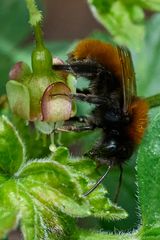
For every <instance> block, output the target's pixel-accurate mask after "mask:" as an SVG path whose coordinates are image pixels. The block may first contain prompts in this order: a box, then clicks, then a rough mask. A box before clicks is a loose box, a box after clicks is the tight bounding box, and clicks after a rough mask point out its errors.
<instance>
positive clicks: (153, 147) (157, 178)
mask: <svg viewBox="0 0 160 240" xmlns="http://www.w3.org/2000/svg"><path fill="white" fill-rule="evenodd" d="M159 131H160V115H159V114H158V115H156V117H154V119H152V122H151V123H150V126H149V128H148V131H147V134H146V137H145V139H144V141H143V143H142V145H141V147H140V149H139V153H138V159H137V163H138V164H137V173H138V176H137V177H138V189H139V202H140V205H141V213H142V225H143V231H142V239H151V238H153V237H155V238H156V236H157V237H158V236H160V202H159V198H160V184H159V182H160V174H159V172H160V151H159V145H160V135H159Z"/></svg>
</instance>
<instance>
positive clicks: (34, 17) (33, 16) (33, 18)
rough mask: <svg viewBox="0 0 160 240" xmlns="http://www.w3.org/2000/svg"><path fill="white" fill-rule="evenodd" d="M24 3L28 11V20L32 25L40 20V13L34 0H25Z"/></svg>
mask: <svg viewBox="0 0 160 240" xmlns="http://www.w3.org/2000/svg"><path fill="white" fill-rule="evenodd" d="M26 5H27V8H28V11H29V22H30V24H31V26H32V27H34V26H36V25H37V24H39V23H40V22H41V21H42V13H41V11H40V10H38V8H37V5H36V1H35V0H26Z"/></svg>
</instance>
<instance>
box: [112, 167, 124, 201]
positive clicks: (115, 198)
mask: <svg viewBox="0 0 160 240" xmlns="http://www.w3.org/2000/svg"><path fill="white" fill-rule="evenodd" d="M119 169H120V175H119V181H118V186H117V190H116V194H115V197H114V202H115V203H117V201H118V197H119V193H120V189H121V186H122V175H123V167H122V165H119Z"/></svg>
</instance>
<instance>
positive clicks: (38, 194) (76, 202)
mask: <svg viewBox="0 0 160 240" xmlns="http://www.w3.org/2000/svg"><path fill="white" fill-rule="evenodd" d="M0 146H1V148H0V149H2V150H1V152H2V154H1V158H0V166H1V171H0V213H1V216H0V237H3V236H4V235H5V234H6V233H7V232H8V231H9V230H11V229H13V228H14V227H16V226H17V224H20V227H21V230H22V232H23V236H24V239H27V240H28V239H29V240H30V239H33V238H34V239H47V240H48V239H76V238H75V234H76V231H77V230H76V225H75V222H74V218H75V217H81V218H82V217H88V216H95V217H100V218H105V219H120V218H124V217H126V216H127V214H126V213H125V212H124V211H123V210H122V209H121V208H118V207H117V206H114V205H113V204H112V203H111V202H110V201H109V200H108V199H107V198H106V197H105V196H104V194H105V193H106V191H104V189H103V186H100V187H99V188H98V189H97V190H96V191H95V192H94V193H93V194H92V196H89V197H88V198H84V197H82V194H83V193H84V191H87V190H88V188H89V187H90V186H91V185H92V184H93V183H95V181H96V178H97V177H98V174H96V173H95V163H94V162H93V161H91V160H87V159H82V160H81V159H73V158H71V157H70V156H69V153H68V150H67V149H66V148H62V147H61V148H58V149H57V150H56V152H55V153H54V154H53V156H51V157H48V158H45V159H35V160H30V161H28V162H25V154H24V153H25V151H24V146H23V144H22V141H21V139H20V137H19V135H18V133H17V132H16V130H15V129H14V127H13V126H12V125H11V123H9V121H8V120H7V119H6V118H4V117H3V118H1V119H0Z"/></svg>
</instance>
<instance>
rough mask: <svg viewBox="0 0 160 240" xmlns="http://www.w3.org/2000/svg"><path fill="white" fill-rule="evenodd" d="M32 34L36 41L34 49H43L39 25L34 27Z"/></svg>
mask: <svg viewBox="0 0 160 240" xmlns="http://www.w3.org/2000/svg"><path fill="white" fill-rule="evenodd" d="M34 34H35V40H36V47H37V48H41V47H44V41H43V34H42V29H41V26H40V24H39V23H37V24H36V25H35V27H34Z"/></svg>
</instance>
